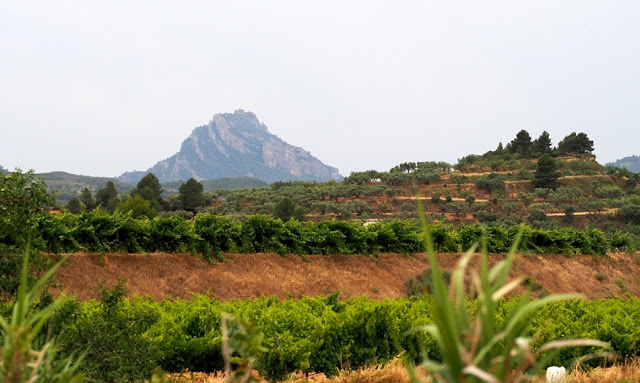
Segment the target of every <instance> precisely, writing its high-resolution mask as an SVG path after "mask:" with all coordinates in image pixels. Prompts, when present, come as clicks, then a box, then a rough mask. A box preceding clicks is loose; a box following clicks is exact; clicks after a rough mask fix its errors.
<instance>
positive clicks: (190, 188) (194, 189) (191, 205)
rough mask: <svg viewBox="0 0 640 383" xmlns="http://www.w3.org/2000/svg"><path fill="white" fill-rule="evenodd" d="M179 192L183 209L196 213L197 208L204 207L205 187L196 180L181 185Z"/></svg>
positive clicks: (189, 180) (179, 199)
mask: <svg viewBox="0 0 640 383" xmlns="http://www.w3.org/2000/svg"><path fill="white" fill-rule="evenodd" d="M178 191H179V192H180V195H179V196H178V201H180V205H181V206H182V209H184V210H186V211H190V212H192V213H195V212H196V208H198V207H200V206H202V205H203V203H204V197H203V196H202V192H203V191H204V187H203V186H202V184H201V183H200V182H198V181H196V180H195V179H193V178H189V179H188V180H187V182H185V183H183V184H182V185H180V188H179V189H178Z"/></svg>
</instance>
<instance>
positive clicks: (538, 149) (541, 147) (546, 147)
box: [531, 130, 553, 156]
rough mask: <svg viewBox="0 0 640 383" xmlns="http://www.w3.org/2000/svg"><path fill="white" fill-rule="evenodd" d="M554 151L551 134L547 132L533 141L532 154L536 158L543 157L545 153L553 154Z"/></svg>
mask: <svg viewBox="0 0 640 383" xmlns="http://www.w3.org/2000/svg"><path fill="white" fill-rule="evenodd" d="M552 151H553V149H552V148H551V138H550V137H549V133H547V131H546V130H545V131H544V132H542V134H541V135H540V137H538V138H537V139H535V140H534V141H533V145H532V147H531V154H533V155H534V156H541V155H543V154H545V153H551V152H552Z"/></svg>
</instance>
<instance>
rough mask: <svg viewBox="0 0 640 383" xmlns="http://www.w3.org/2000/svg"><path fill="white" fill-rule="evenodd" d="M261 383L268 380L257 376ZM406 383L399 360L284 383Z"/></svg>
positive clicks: (199, 377) (208, 380)
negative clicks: (330, 375) (332, 374)
mask: <svg viewBox="0 0 640 383" xmlns="http://www.w3.org/2000/svg"><path fill="white" fill-rule="evenodd" d="M255 377H256V378H257V380H258V381H259V382H266V380H264V379H262V378H260V377H259V376H258V375H257V374H256V375H255ZM168 380H169V382H175V383H225V380H224V376H223V375H222V374H218V375H217V376H214V375H212V374H196V373H194V374H190V373H186V374H173V375H169V378H168ZM303 382H313V383H405V382H409V373H408V372H407V369H406V368H405V367H404V365H403V364H402V361H401V360H400V359H398V358H396V359H394V360H393V361H391V362H390V363H388V364H386V365H377V366H371V367H367V368H364V369H359V370H354V371H340V373H339V374H338V375H337V376H333V377H331V378H327V377H326V376H325V375H324V374H309V375H308V376H307V375H304V374H294V375H291V376H290V377H289V378H288V379H287V380H285V381H284V383H303Z"/></svg>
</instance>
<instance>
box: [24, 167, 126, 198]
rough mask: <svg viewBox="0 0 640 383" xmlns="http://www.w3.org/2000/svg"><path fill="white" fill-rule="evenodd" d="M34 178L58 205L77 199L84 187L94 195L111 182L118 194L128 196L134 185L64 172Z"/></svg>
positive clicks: (105, 178)
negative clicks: (53, 197)
mask: <svg viewBox="0 0 640 383" xmlns="http://www.w3.org/2000/svg"><path fill="white" fill-rule="evenodd" d="M36 177H38V178H40V179H42V180H43V181H44V182H45V183H46V184H47V186H48V188H49V192H51V193H52V194H53V195H54V196H56V198H57V200H58V203H60V204H63V205H64V204H66V203H67V202H68V201H69V200H70V199H71V198H73V197H79V196H80V193H81V192H82V190H83V189H84V188H85V187H86V188H89V190H91V194H93V195H94V196H95V195H96V193H97V191H98V190H100V189H102V188H103V187H104V186H105V185H106V184H107V182H108V181H113V183H114V184H115V186H116V189H118V194H128V193H129V192H131V190H132V189H133V187H134V185H130V184H128V183H125V182H122V181H119V180H116V179H114V178H109V177H91V176H79V175H76V174H70V173H65V172H50V173H37V174H36Z"/></svg>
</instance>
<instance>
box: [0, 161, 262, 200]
mask: <svg viewBox="0 0 640 383" xmlns="http://www.w3.org/2000/svg"><path fill="white" fill-rule="evenodd" d="M1 170H2V169H0V171H1ZM146 174H147V173H144V175H146ZM36 177H38V178H40V179H42V180H43V181H44V182H45V183H46V184H47V187H48V189H49V192H50V193H52V194H53V195H54V196H56V199H57V200H58V203H59V204H60V205H66V204H67V202H69V200H70V199H71V198H73V197H79V196H80V193H81V192H82V190H83V189H84V188H85V187H86V188H89V190H91V194H93V196H94V197H95V195H96V193H97V192H98V190H100V189H101V188H103V187H104V186H105V185H106V184H107V182H108V181H113V183H114V184H115V186H116V189H118V194H119V195H125V194H129V193H130V192H131V190H133V188H134V187H135V185H134V184H129V183H126V182H122V181H120V180H117V179H114V178H109V177H92V176H80V175H76V174H70V173H65V172H50V173H37V174H36ZM182 183H183V181H173V182H165V183H162V187H163V189H164V191H165V193H164V196H165V198H166V196H167V195H169V194H178V188H179V187H180V185H182ZM201 183H202V186H203V187H204V191H213V190H221V189H253V188H260V187H266V186H269V184H268V183H266V182H264V181H261V180H259V179H256V178H251V177H239V178H220V179H215V180H207V181H202V182H201Z"/></svg>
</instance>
